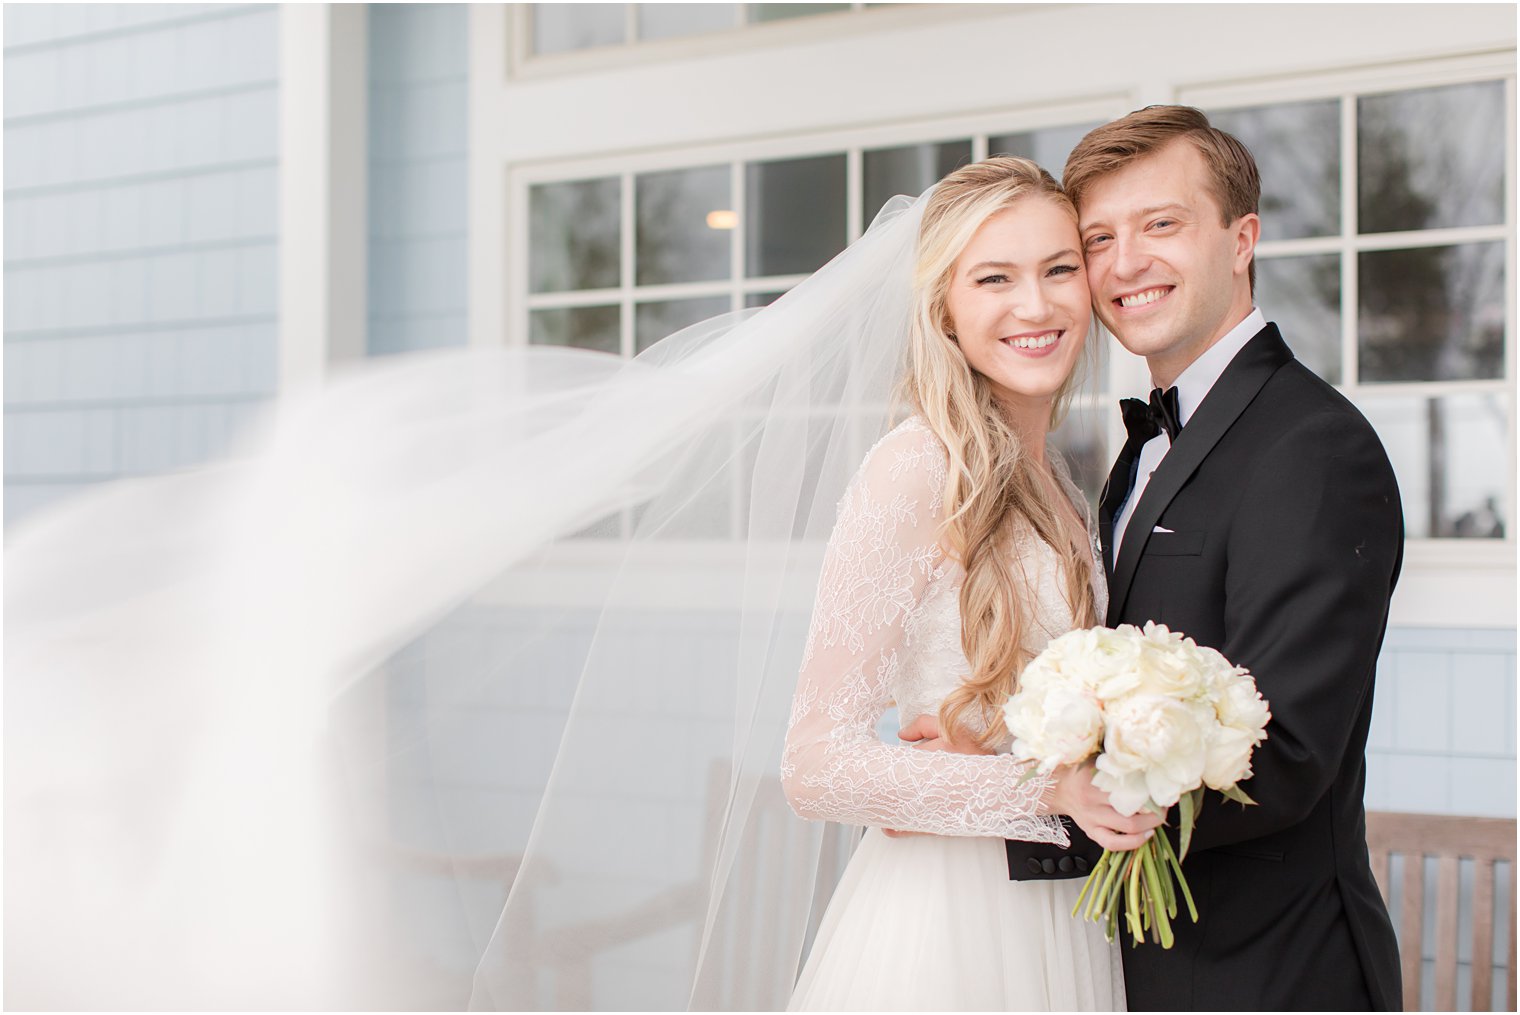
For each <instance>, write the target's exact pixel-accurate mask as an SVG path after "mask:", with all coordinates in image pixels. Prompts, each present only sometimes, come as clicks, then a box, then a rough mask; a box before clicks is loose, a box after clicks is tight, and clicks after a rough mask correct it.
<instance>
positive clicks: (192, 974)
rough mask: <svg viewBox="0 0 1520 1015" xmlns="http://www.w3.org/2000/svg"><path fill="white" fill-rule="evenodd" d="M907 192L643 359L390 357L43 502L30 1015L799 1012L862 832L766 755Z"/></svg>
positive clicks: (868, 389)
mask: <svg viewBox="0 0 1520 1015" xmlns="http://www.w3.org/2000/svg"><path fill="white" fill-rule="evenodd" d="M922 207H923V198H920V199H919V200H918V201H916V202H910V201H908V200H907V199H902V198H899V199H896V200H894V202H892V203H890V204H889V205H888V207H887V209H886V210H884V211H883V212H882V214H881V215H880V216H879V217H878V218H877V220H876V222H875V223H874V224H873V225H872V227H871V228H870V230H868V232H867V233H866V235H865V236H864V237H863V238H862V239H861V240H859V241H858V242H857V243H855V244H853V245H852V246H851V247H850V248H849V249H848V250H846V251H845V252H844V253H842V254H841V255H839V257H837V258H836V259H835V260H834V261H832V262H830V263H829V264H828V265H826V266H825V267H824V268H822V269H820V270H819V271H818V272H817V273H815V274H814V275H813V276H812V277H810V278H809V279H807V280H806V281H804V282H803V283H801V284H800V285H798V286H797V287H795V288H794V289H793V290H792V291H790V292H789V293H788V294H786V295H785V296H783V297H782V298H781V299H779V300H778V301H777V302H776V303H775V304H773V305H772V306H770V307H768V308H766V309H765V310H763V311H760V312H757V313H745V314H736V315H730V316H727V317H723V318H717V319H714V320H711V321H707V322H704V323H702V324H699V325H696V326H694V327H692V328H689V329H687V330H685V331H683V332H680V333H678V334H676V335H673V336H671V337H670V338H668V339H666V340H664V341H662V342H660V343H659V344H657V345H656V346H654V347H652V348H651V349H649V350H648V351H647V352H645V353H643V354H642V355H640V356H639V357H637V358H636V359H635V360H634V361H632V362H620V361H615V360H612V359H611V358H609V357H605V356H599V355H597V354H591V353H580V352H576V351H572V350H556V349H545V348H530V349H511V350H497V351H480V350H475V351H456V352H448V353H435V354H425V355H416V356H410V357H405V358H397V359H390V360H383V361H370V362H366V363H364V364H362V365H361V366H358V367H356V368H354V369H352V370H351V371H349V372H348V373H346V374H343V375H341V376H339V377H338V378H337V379H335V380H333V381H332V382H330V383H328V384H327V385H326V386H324V387H323V388H322V389H321V390H318V391H312V392H306V393H302V394H297V395H292V396H289V397H286V398H284V399H282V400H281V402H280V404H279V405H277V406H276V407H275V408H274V409H273V410H272V411H271V413H270V415H269V416H268V418H267V419H266V420H265V421H264V423H263V424H262V425H261V426H260V428H259V429H258V430H257V432H256V433H254V434H252V435H250V436H249V437H248V439H247V440H246V441H245V443H244V444H243V445H242V446H241V447H240V449H239V451H238V453H237V454H236V455H234V456H233V457H232V459H231V460H230V462H229V463H228V464H224V465H219V466H215V467H208V468H205V469H201V470H196V471H192V472H187V473H183V474H179V475H175V476H171V477H164V478H157V479H147V480H140V481H134V482H130V483H127V482H123V483H120V484H116V485H113V486H111V487H108V488H104V489H102V490H100V491H99V492H97V493H94V494H90V495H86V496H83V497H80V498H77V499H75V500H73V501H71V502H69V503H67V504H65V505H63V506H62V507H60V508H58V509H56V510H53V511H48V512H44V513H43V514H41V515H38V516H36V517H33V518H29V519H27V520H25V521H23V522H22V523H21V524H19V525H18V526H17V527H16V529H15V530H13V532H12V533H11V534H10V537H9V539H8V545H7V549H6V560H5V575H6V629H7V634H8V635H9V637H8V638H7V641H6V656H5V662H6V686H5V691H6V702H5V704H6V709H5V737H6V759H5V760H6V787H5V789H6V842H5V846H6V850H5V864H6V903H7V905H6V931H7V933H6V935H5V941H6V955H5V959H6V963H5V968H6V973H7V983H6V985H7V996H6V1001H7V1003H8V1004H10V1005H11V1006H13V1007H14V1006H20V1007H39V1008H57V1007H108V1008H137V1007H156V1008H176V1007H180V1008H216V1007H227V1006H236V1007H272V1008H287V1007H290V1008H311V1007H371V1006H374V1007H461V1006H464V1005H466V1004H468V1005H469V1006H471V1007H474V1008H488V1009H544V1008H576V1009H602V1008H617V1009H627V1008H635V1009H638V1008H651V1009H682V1008H688V1007H689V1008H693V1009H751V1010H752V1009H767V1008H771V1009H774V1008H779V1007H782V1006H784V1004H785V1002H786V999H787V997H788V995H789V994H790V991H791V988H792V984H793V982H794V980H795V977H796V973H797V971H798V968H799V965H800V962H801V959H802V956H803V954H804V950H805V947H806V944H807V940H808V935H809V933H810V928H815V927H816V924H817V921H818V919H819V917H820V916H821V910H822V906H823V904H824V903H825V902H826V901H827V897H828V892H829V890H830V889H831V888H832V879H833V877H834V876H835V875H837V863H836V862H835V861H836V859H837V857H838V856H841V855H844V854H846V853H847V852H848V848H849V844H850V836H849V834H848V833H847V832H846V831H844V830H842V829H839V828H838V827H837V826H836V827H827V826H824V825H822V824H818V823H809V822H804V821H801V820H799V819H797V818H795V817H794V816H792V815H791V814H790V812H789V811H788V810H787V808H786V807H785V804H784V801H783V800H782V797H781V792H780V786H779V782H778V766H779V762H780V756H781V750H782V741H783V737H784V733H785V727H786V723H787V719H788V715H789V710H790V705H791V697H792V692H793V690H794V688H795V685H796V680H797V673H798V669H799V664H800V662H801V659H802V653H803V642H804V638H805V635H806V632H807V623H808V617H809V613H810V610H811V605H812V596H813V590H814V587H815V585H816V583H817V580H818V573H819V568H820V566H821V561H822V551H823V546H824V544H825V542H826V540H827V538H828V535H829V532H830V530H831V528H832V526H833V523H834V518H835V509H836V504H837V503H838V501H839V499H840V497H841V496H842V494H843V493H844V490H845V488H846V486H847V484H848V482H849V480H850V478H851V476H852V475H853V474H854V472H855V471H856V469H857V467H858V466H859V464H860V461H861V459H862V457H863V455H864V454H865V451H866V450H867V449H868V448H870V447H871V445H872V444H873V443H874V442H875V441H876V439H877V438H879V437H880V436H881V435H882V434H883V433H885V432H886V430H887V429H888V428H889V423H890V421H891V419H892V418H893V414H894V406H893V405H892V404H891V396H892V388H893V384H894V382H895V381H896V379H897V377H898V375H899V373H900V371H901V368H902V361H903V355H904V350H905V347H906V338H907V332H908V322H909V316H910V312H911V289H912V285H911V282H912V269H913V262H914V254H915V245H916V237H917V230H918V222H919V218H920V214H921V211H922ZM588 530H589V531H588ZM529 815H532V819H531V833H528V834H526V836H525V835H524V832H523V831H522V830H523V829H526V828H528V827H529V826H530V821H529ZM508 885H510V890H508Z"/></svg>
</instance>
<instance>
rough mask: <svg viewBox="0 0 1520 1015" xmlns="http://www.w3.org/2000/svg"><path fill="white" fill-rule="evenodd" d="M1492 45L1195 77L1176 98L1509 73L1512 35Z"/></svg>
mask: <svg viewBox="0 0 1520 1015" xmlns="http://www.w3.org/2000/svg"><path fill="white" fill-rule="evenodd" d="M1510 6H1511V7H1513V5H1510ZM1491 46H1492V48H1485V49H1483V50H1477V51H1468V52H1463V53H1460V54H1453V53H1449V52H1431V53H1428V54H1427V55H1424V56H1421V55H1420V54H1418V53H1409V54H1407V55H1404V56H1401V57H1399V58H1398V59H1391V60H1376V61H1369V62H1367V63H1365V64H1362V65H1360V66H1355V67H1344V68H1336V69H1334V70H1318V71H1313V70H1311V71H1305V72H1293V71H1283V72H1280V73H1273V74H1267V75H1260V76H1253V77H1244V78H1238V79H1235V80H1231V81H1197V82H1193V83H1190V84H1182V85H1179V86H1178V88H1177V101H1178V102H1182V103H1186V104H1187V105H1190V106H1199V107H1202V108H1206V109H1225V108H1237V107H1242V106H1259V105H1265V104H1268V103H1271V104H1276V103H1288V102H1304V101H1308V100H1311V99H1330V98H1337V97H1340V96H1344V95H1351V94H1356V95H1371V94H1376V93H1378V92H1402V91H1408V90H1410V89H1414V88H1433V87H1438V86H1440V85H1455V84H1465V83H1468V82H1473V81H1489V80H1492V79H1494V78H1503V77H1513V76H1514V74H1515V44H1514V38H1513V36H1511V38H1510V40H1509V43H1508V45H1505V44H1504V43H1503V42H1502V41H1498V40H1494V41H1492V43H1491Z"/></svg>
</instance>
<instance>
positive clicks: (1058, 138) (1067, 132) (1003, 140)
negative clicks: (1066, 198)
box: [987, 123, 1098, 183]
mask: <svg viewBox="0 0 1520 1015" xmlns="http://www.w3.org/2000/svg"><path fill="white" fill-rule="evenodd" d="M1096 126H1098V124H1096V123H1084V124H1080V125H1078V126H1075V127H1064V126H1063V127H1041V128H1040V129H1039V130H1026V131H1020V132H1019V133H1017V134H1000V135H997V136H994V137H990V138H988V139H987V154H988V155H1018V156H1021V157H1022V158H1026V159H1032V160H1034V161H1035V162H1036V163H1038V164H1039V165H1040V166H1041V167H1042V168H1043V169H1044V170H1045V171H1046V172H1048V173H1049V174H1050V175H1051V176H1053V177H1055V178H1056V182H1057V183H1059V182H1060V180H1061V173H1062V171H1063V170H1064V168H1065V166H1066V159H1067V157H1068V156H1069V155H1071V150H1072V149H1073V148H1075V147H1076V146H1077V142H1078V141H1080V140H1082V136H1083V135H1084V134H1086V133H1087V132H1088V131H1090V130H1092V129H1093V128H1094V127H1096Z"/></svg>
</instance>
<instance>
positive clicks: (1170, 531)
mask: <svg viewBox="0 0 1520 1015" xmlns="http://www.w3.org/2000/svg"><path fill="white" fill-rule="evenodd" d="M1151 532H1153V533H1155V532H1165V533H1168V534H1171V533H1172V530H1171V529H1164V528H1162V527H1161V526H1159V525H1158V526H1156V527H1155V528H1154V529H1151Z"/></svg>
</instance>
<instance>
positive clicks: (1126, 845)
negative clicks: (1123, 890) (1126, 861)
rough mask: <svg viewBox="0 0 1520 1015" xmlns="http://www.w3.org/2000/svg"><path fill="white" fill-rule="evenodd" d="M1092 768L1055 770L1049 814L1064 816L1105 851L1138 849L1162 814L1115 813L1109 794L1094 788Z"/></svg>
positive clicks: (1079, 766)
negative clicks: (1127, 814) (1109, 800)
mask: <svg viewBox="0 0 1520 1015" xmlns="http://www.w3.org/2000/svg"><path fill="white" fill-rule="evenodd" d="M1092 779H1093V766H1092V764H1091V763H1090V762H1089V763H1087V764H1083V765H1068V766H1066V767H1064V768H1058V769H1056V774H1055V781H1054V782H1053V783H1051V787H1050V790H1049V791H1048V792H1047V793H1046V794H1045V804H1046V808H1047V809H1048V810H1049V812H1050V813H1052V814H1065V815H1066V816H1067V817H1069V818H1071V820H1073V821H1075V822H1076V823H1077V824H1078V826H1080V827H1081V829H1082V831H1084V832H1086V833H1087V835H1088V838H1090V839H1092V841H1093V842H1096V843H1097V844H1098V845H1100V846H1102V847H1103V848H1104V849H1113V850H1130V849H1139V848H1140V846H1142V845H1144V843H1145V841H1146V840H1147V839H1149V838H1150V837H1151V836H1152V835H1153V834H1154V829H1155V828H1156V826H1157V825H1159V824H1161V821H1162V815H1160V814H1153V813H1151V812H1150V811H1141V812H1140V813H1139V814H1135V815H1132V816H1129V817H1126V816H1125V815H1123V814H1120V813H1119V812H1118V811H1116V810H1114V808H1113V806H1112V805H1111V804H1110V803H1109V802H1108V794H1107V793H1105V792H1103V790H1101V789H1099V788H1098V787H1096V786H1094V785H1093V782H1092Z"/></svg>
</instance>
